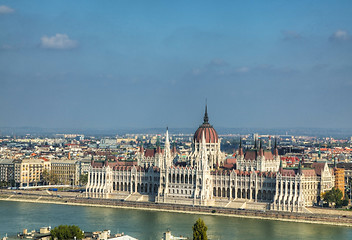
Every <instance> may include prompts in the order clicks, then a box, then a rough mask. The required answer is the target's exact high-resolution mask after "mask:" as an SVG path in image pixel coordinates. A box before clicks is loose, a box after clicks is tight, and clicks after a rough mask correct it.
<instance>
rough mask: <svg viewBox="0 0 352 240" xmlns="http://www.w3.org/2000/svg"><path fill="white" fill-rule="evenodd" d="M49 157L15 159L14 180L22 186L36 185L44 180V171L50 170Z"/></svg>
mask: <svg viewBox="0 0 352 240" xmlns="http://www.w3.org/2000/svg"><path fill="white" fill-rule="evenodd" d="M50 169H51V163H50V161H49V160H48V159H40V158H39V159H34V158H30V159H19V160H15V161H14V180H15V183H16V185H18V186H20V187H26V186H36V185H38V184H39V183H41V182H42V180H43V179H42V177H43V176H42V174H43V171H44V170H46V171H50Z"/></svg>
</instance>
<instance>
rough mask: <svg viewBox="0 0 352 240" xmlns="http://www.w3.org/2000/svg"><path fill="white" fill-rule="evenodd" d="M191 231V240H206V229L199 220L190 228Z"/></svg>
mask: <svg viewBox="0 0 352 240" xmlns="http://www.w3.org/2000/svg"><path fill="white" fill-rule="evenodd" d="M192 229H193V240H208V237H207V230H208V227H207V226H206V225H205V223H204V221H203V220H202V219H201V218H198V220H197V221H196V223H195V224H194V225H193V227H192Z"/></svg>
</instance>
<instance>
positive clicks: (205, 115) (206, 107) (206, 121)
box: [204, 99, 209, 123]
mask: <svg viewBox="0 0 352 240" xmlns="http://www.w3.org/2000/svg"><path fill="white" fill-rule="evenodd" d="M204 123H209V117H208V103H207V99H205V113H204Z"/></svg>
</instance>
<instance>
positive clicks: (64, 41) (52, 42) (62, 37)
mask: <svg viewBox="0 0 352 240" xmlns="http://www.w3.org/2000/svg"><path fill="white" fill-rule="evenodd" d="M41 42H42V43H41V46H42V47H43V48H50V49H72V48H75V47H77V45H78V43H77V41H75V40H72V39H70V38H69V37H68V36H67V35H66V34H61V33H57V34H56V35H55V36H52V37H48V36H43V37H42V38H41Z"/></svg>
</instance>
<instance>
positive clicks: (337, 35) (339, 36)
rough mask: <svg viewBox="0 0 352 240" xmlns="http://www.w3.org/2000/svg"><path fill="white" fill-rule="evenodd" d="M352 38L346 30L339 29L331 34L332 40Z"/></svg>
mask: <svg viewBox="0 0 352 240" xmlns="http://www.w3.org/2000/svg"><path fill="white" fill-rule="evenodd" d="M349 39H350V35H349V34H348V32H347V31H345V30H341V29H339V30H337V31H336V32H334V33H333V34H332V35H331V36H330V40H332V41H346V40H349Z"/></svg>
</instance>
